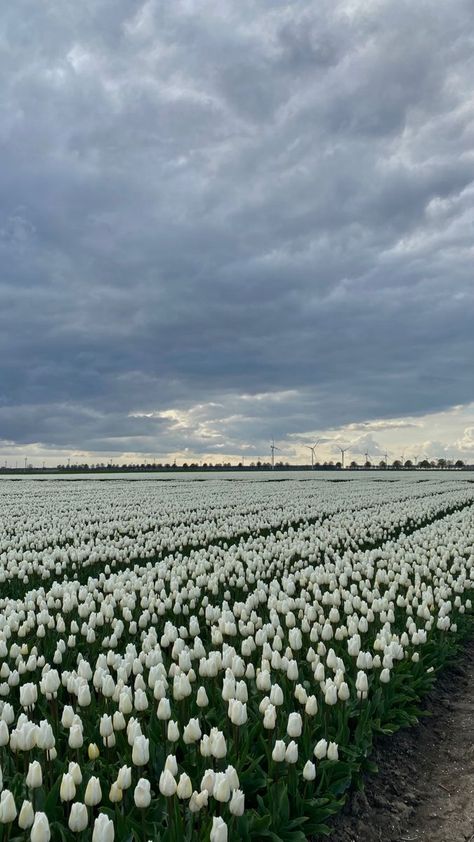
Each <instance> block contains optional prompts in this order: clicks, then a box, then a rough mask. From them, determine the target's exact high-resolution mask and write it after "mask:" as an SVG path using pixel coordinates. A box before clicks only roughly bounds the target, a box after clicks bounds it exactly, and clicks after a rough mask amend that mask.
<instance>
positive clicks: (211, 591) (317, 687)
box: [0, 477, 474, 842]
mask: <svg viewBox="0 0 474 842" xmlns="http://www.w3.org/2000/svg"><path fill="white" fill-rule="evenodd" d="M203 486H205V487H204V488H203ZM3 491H4V489H3V488H2V489H1V490H0V510H2V509H3V512H4V516H3V518H2V533H1V535H0V578H1V579H2V581H3V583H4V584H3V586H2V596H1V598H0V767H1V780H0V783H1V787H0V788H1V789H2V792H1V800H0V828H3V836H4V838H6V837H7V836H8V835H10V833H13V834H14V835H15V834H16V836H19V838H23V839H30V838H31V840H32V842H43V840H44V842H48V840H49V839H50V838H53V839H56V838H58V839H59V838H61V839H62V840H64V841H65V842H67V840H72V839H78V840H81V842H82V840H83V841H84V842H85V840H90V839H91V838H92V839H93V840H94V842H100V840H104V841H105V842H108V840H113V839H116V840H124V842H125V840H132V839H134V840H137V842H138V841H139V842H146V840H148V839H153V840H163V842H165V840H169V842H174V840H178V839H180V840H186V839H196V840H209V839H211V840H212V842H225V840H227V839H243V840H257V839H265V838H267V839H273V840H278V839H280V838H281V839H285V840H290V842H298V840H304V839H305V838H306V836H307V835H310V834H312V835H318V834H319V835H321V834H324V833H325V831H326V829H327V820H328V819H329V818H330V816H331V815H332V814H333V813H334V812H335V811H336V810H337V809H339V807H340V805H341V803H342V800H343V798H344V793H345V792H346V790H347V788H348V786H349V785H350V783H351V782H353V781H354V780H355V779H357V778H361V776H363V774H364V772H365V771H366V770H367V769H368V768H370V749H371V745H372V741H373V738H374V736H375V735H376V734H377V733H380V732H384V733H391V732H392V731H393V730H395V729H396V728H398V727H400V726H401V725H403V724H407V723H410V722H413V721H415V719H416V717H417V716H418V715H419V700H420V698H421V697H422V696H423V694H424V693H425V692H426V690H427V689H428V688H429V687H430V686H431V684H432V682H433V680H434V678H435V675H436V672H437V671H438V669H440V668H441V667H442V666H443V664H444V663H445V661H446V660H447V659H448V658H449V657H451V656H452V655H453V653H455V652H456V651H457V646H458V643H459V640H460V638H461V637H462V636H463V635H464V634H466V633H467V632H468V630H469V629H470V626H471V610H472V606H471V599H472V583H473V580H474V536H473V534H472V515H473V511H474V489H473V487H472V485H471V484H470V483H468V482H466V481H463V480H461V479H456V480H450V479H447V480H439V479H434V480H429V481H425V482H419V481H417V480H414V479H410V478H406V477H403V478H402V479H400V480H399V481H397V482H393V483H383V484H382V483H378V482H376V481H368V480H366V479H365V480H364V481H357V480H354V481H353V482H350V483H349V482H344V483H334V482H330V481H325V482H321V481H319V482H318V481H315V482H307V481H306V482H304V481H298V480H294V481H288V482H286V483H278V484H274V483H262V482H244V481H236V482H235V483H232V484H230V483H226V482H224V481H222V480H210V481H209V483H204V484H202V483H199V484H196V483H193V482H180V483H178V484H176V486H174V485H172V484H169V485H167V486H166V485H165V483H153V484H152V483H147V482H138V481H137V482H133V483H129V484H127V483H119V484H116V483H113V484H112V483H111V484H107V483H103V484H100V487H98V484H97V483H92V482H84V483H80V484H79V483H78V484H77V487H75V488H74V489H71V485H70V484H67V485H66V486H65V484H61V483H57V484H55V483H54V482H51V483H41V497H39V495H38V494H37V486H35V484H34V483H33V482H29V483H24V484H22V485H21V488H16V489H15V492H14V493H13V494H10V495H8V496H7V495H5V494H3V497H2V493H3ZM48 518H49V523H48Z"/></svg>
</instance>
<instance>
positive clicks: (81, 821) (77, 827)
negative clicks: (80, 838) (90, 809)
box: [68, 801, 89, 833]
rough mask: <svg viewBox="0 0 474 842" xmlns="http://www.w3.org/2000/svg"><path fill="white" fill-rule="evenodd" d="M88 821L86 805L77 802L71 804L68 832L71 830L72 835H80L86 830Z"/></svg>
mask: <svg viewBox="0 0 474 842" xmlns="http://www.w3.org/2000/svg"><path fill="white" fill-rule="evenodd" d="M88 821H89V817H88V815H87V807H86V805H85V804H81V803H80V802H79V801H76V802H75V803H74V804H72V805H71V812H70V814H69V821H68V826H69V830H72V832H73V833H82V831H83V830H85V829H86V827H87V824H88Z"/></svg>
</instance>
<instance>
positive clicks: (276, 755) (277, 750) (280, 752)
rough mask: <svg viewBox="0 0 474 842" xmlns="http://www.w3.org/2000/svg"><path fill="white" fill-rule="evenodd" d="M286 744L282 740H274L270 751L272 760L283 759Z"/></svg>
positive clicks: (281, 761) (280, 761) (277, 761)
mask: <svg viewBox="0 0 474 842" xmlns="http://www.w3.org/2000/svg"><path fill="white" fill-rule="evenodd" d="M285 752H286V745H285V743H284V741H283V740H276V741H275V745H274V746H273V751H272V760H274V761H275V763H283V761H284V759H285Z"/></svg>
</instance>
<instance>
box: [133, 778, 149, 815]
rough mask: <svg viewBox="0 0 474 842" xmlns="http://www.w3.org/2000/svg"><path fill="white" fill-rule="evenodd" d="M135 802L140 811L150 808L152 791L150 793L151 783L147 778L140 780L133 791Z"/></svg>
mask: <svg viewBox="0 0 474 842" xmlns="http://www.w3.org/2000/svg"><path fill="white" fill-rule="evenodd" d="M133 800H134V801H135V805H136V806H137V807H138V808H139V809H140V810H144V809H145V808H146V807H149V806H150V803H151V791H150V781H148V780H147V779H146V778H140V780H139V781H138V783H137V785H136V787H135V789H134V791H133Z"/></svg>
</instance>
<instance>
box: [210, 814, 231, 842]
mask: <svg viewBox="0 0 474 842" xmlns="http://www.w3.org/2000/svg"><path fill="white" fill-rule="evenodd" d="M227 838H228V835H227V825H226V823H225V821H224V819H222V818H221V817H220V816H218V817H217V818H216V817H214V818H213V819H212V828H211V835H210V842H227Z"/></svg>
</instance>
